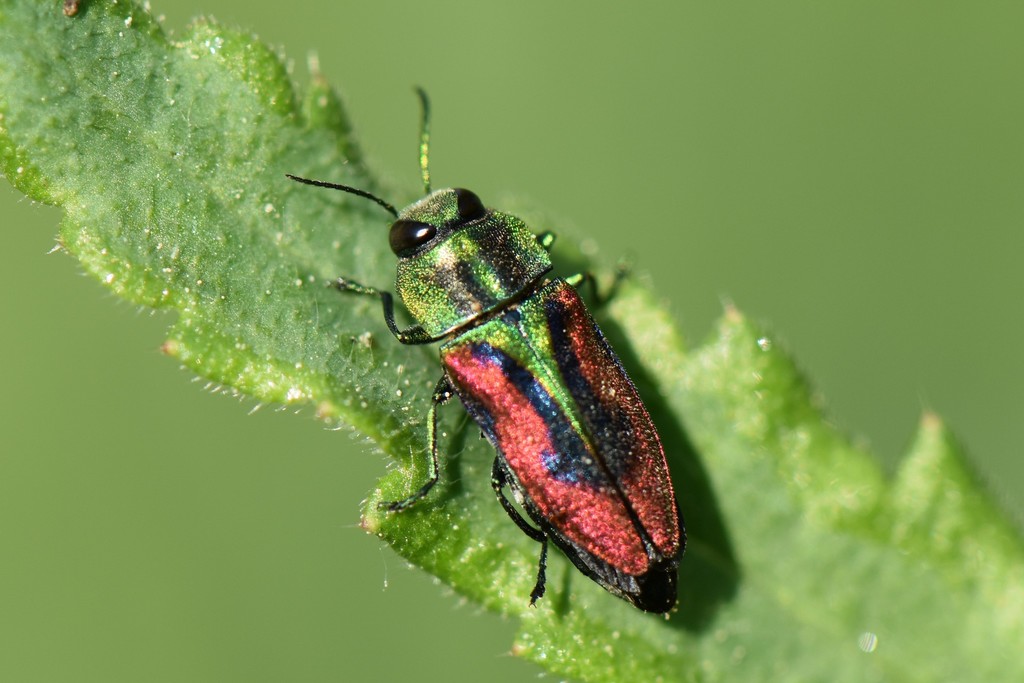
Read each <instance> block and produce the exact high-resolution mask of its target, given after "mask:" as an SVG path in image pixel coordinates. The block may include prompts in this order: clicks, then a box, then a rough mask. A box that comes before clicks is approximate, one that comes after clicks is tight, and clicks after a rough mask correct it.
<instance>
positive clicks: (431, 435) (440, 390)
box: [377, 375, 455, 512]
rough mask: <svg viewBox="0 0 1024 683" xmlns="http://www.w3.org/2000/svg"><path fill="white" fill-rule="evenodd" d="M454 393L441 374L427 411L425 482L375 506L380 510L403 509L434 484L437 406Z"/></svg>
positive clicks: (449, 398)
mask: <svg viewBox="0 0 1024 683" xmlns="http://www.w3.org/2000/svg"><path fill="white" fill-rule="evenodd" d="M454 394H455V389H454V388H453V387H452V383H451V381H450V380H449V379H448V375H443V376H442V377H441V381H439V382H438V383H437V387H436V388H435V389H434V395H433V396H432V397H431V399H430V410H429V411H428V412H427V441H428V442H429V444H430V445H429V448H430V460H429V463H430V474H429V475H428V476H427V481H426V483H424V484H423V486H421V487H419V489H418V490H417V491H416V492H415V493H413V494H412V495H411V496H409V497H408V498H403V499H402V500H392V501H384V502H381V503H380V504H378V506H377V507H378V508H380V509H381V510H387V511H388V512H400V511H402V510H405V509H406V508H408V507H409V506H411V505H414V504H415V503H417V502H418V501H419V500H420V499H421V498H423V497H424V496H426V495H427V494H428V493H430V489H432V488H434V484H436V483H437V479H438V467H437V407H438V406H443V405H444V404H445V403H447V402H448V401H450V400H451V398H452V396H453V395H454Z"/></svg>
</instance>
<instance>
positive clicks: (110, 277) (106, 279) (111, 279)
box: [103, 273, 114, 285]
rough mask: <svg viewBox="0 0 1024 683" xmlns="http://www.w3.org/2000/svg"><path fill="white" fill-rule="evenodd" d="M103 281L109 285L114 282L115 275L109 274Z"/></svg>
mask: <svg viewBox="0 0 1024 683" xmlns="http://www.w3.org/2000/svg"><path fill="white" fill-rule="evenodd" d="M103 281H104V282H105V283H107V284H108V285H109V284H110V283H111V282H113V281H114V274H113V273H107V274H106V275H104V276H103Z"/></svg>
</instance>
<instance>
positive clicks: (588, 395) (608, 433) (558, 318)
mask: <svg viewBox="0 0 1024 683" xmlns="http://www.w3.org/2000/svg"><path fill="white" fill-rule="evenodd" d="M580 305H582V304H580ZM544 308H545V311H546V313H547V319H548V329H549V330H551V347H552V348H553V349H554V352H555V360H556V362H557V363H558V369H559V371H561V373H562V379H563V381H564V382H565V384H566V386H567V387H568V389H569V394H570V395H571V396H572V397H573V400H575V401H576V405H577V406H579V409H580V411H581V412H582V413H583V422H584V424H585V425H586V427H587V429H588V431H589V436H590V438H591V442H592V443H593V444H594V449H595V450H596V451H597V453H598V455H599V457H600V458H601V459H602V460H603V461H604V464H605V466H606V467H607V468H608V470H609V471H610V472H611V473H612V475H613V476H615V477H622V476H623V475H624V474H625V473H626V472H627V470H628V469H629V465H630V462H629V461H630V452H631V450H632V447H633V443H634V436H633V433H634V427H633V421H632V420H631V419H630V417H629V414H628V413H627V412H626V411H625V410H623V408H622V405H621V404H619V403H618V401H616V400H612V401H602V400H601V399H600V398H599V396H598V394H597V393H596V392H595V390H594V387H593V386H591V384H590V382H589V381H588V380H587V378H586V377H585V376H584V374H583V367H582V365H581V363H580V359H579V358H578V357H577V356H576V354H575V353H574V351H573V345H572V343H571V340H570V339H569V338H568V335H567V330H568V328H569V325H568V320H567V318H568V317H569V314H568V310H567V306H566V304H564V303H563V302H561V301H558V300H551V299H549V300H548V301H546V302H545V307H544ZM594 332H595V336H596V337H597V339H598V341H599V342H603V341H604V339H603V337H602V335H601V331H600V330H599V329H597V328H595V329H594ZM602 346H603V344H602ZM603 350H604V349H602V348H600V347H595V348H592V349H588V351H590V352H592V353H594V354H598V353H601V352H602V351H603ZM613 369H614V370H617V371H619V372H622V368H621V366H619V364H618V360H617V359H614V360H613V361H612V362H609V363H608V370H609V371H611V370H613ZM618 400H620V401H624V400H627V399H626V397H625V396H622V397H618Z"/></svg>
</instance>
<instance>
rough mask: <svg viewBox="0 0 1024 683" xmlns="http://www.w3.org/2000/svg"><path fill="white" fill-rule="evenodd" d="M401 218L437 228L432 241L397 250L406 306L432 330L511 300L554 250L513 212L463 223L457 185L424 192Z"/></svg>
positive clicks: (441, 331)
mask: <svg viewBox="0 0 1024 683" xmlns="http://www.w3.org/2000/svg"><path fill="white" fill-rule="evenodd" d="M399 220H403V221H414V222H416V223H420V224H426V225H432V226H434V227H435V228H437V236H436V237H435V238H434V240H433V241H432V242H431V244H432V245H433V246H432V248H430V249H426V250H420V251H416V252H414V253H412V254H410V255H408V256H402V257H399V259H398V276H397V279H396V288H397V290H398V295H399V296H400V297H401V299H402V302H403V303H404V304H405V307H406V308H407V309H409V312H410V313H411V314H412V316H413V318H415V319H416V321H417V322H418V323H419V324H420V325H421V326H422V327H423V330H424V331H425V332H426V333H427V334H428V335H429V336H431V337H441V336H444V335H446V334H447V333H449V332H451V331H452V330H454V329H456V328H458V327H461V326H463V325H465V324H466V323H468V322H470V321H471V320H473V319H474V318H477V317H478V316H480V315H481V314H485V313H488V312H490V311H493V310H495V309H496V308H499V307H501V306H505V305H507V304H508V302H509V300H511V299H514V298H515V297H516V296H517V295H518V294H520V293H521V292H523V291H524V290H525V289H527V287H528V286H529V285H530V284H531V283H533V282H535V281H537V280H538V279H539V278H541V277H542V276H543V275H544V274H545V273H547V272H548V271H549V270H551V258H550V257H549V256H548V252H547V251H546V250H545V249H544V247H543V246H542V245H541V244H540V243H539V242H538V241H537V237H536V236H535V235H534V234H533V233H532V232H530V230H529V228H527V227H526V224H525V223H523V221H521V220H519V219H518V218H516V217H515V216H512V215H510V214H506V213H501V212H499V211H490V212H488V213H487V215H486V216H485V217H484V218H482V219H480V220H478V221H475V222H473V223H472V224H471V225H462V224H460V217H459V207H458V197H457V195H456V191H455V190H438V191H437V192H434V193H433V194H430V195H428V196H427V197H424V198H423V199H421V200H420V201H418V202H416V203H415V204H413V205H411V206H409V207H407V208H405V209H403V210H402V211H401V212H400V213H399ZM456 227H458V229H456ZM446 233H447V234H446Z"/></svg>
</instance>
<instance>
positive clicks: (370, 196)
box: [285, 173, 398, 218]
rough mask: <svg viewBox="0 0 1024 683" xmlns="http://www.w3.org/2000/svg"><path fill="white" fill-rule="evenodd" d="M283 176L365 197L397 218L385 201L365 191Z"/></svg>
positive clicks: (294, 176) (289, 175)
mask: <svg viewBox="0 0 1024 683" xmlns="http://www.w3.org/2000/svg"><path fill="white" fill-rule="evenodd" d="M285 175H286V176H288V177H289V178H291V179H292V180H294V181H296V182H299V183H305V184H306V185H315V186H316V187H326V188H330V189H332V190H341V191H342V192H348V193H349V194H354V195H356V196H357V197H365V198H366V199H370V200H372V201H375V202H377V204H379V205H380V206H382V207H384V210H385V211H387V212H388V213H390V214H391V215H392V216H394V217H395V218H398V209H396V208H395V207H394V206H392V205H391V204H388V203H387V202H386V201H384V200H383V199H381V198H380V197H378V196H376V195H373V194H370V193H369V192H367V191H366V190H360V189H359V188H356V187H349V186H348V185H339V184H338V183H328V182H326V181H324V180H310V179H309V178H300V177H299V176H297V175H292V174H291V173H285Z"/></svg>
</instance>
